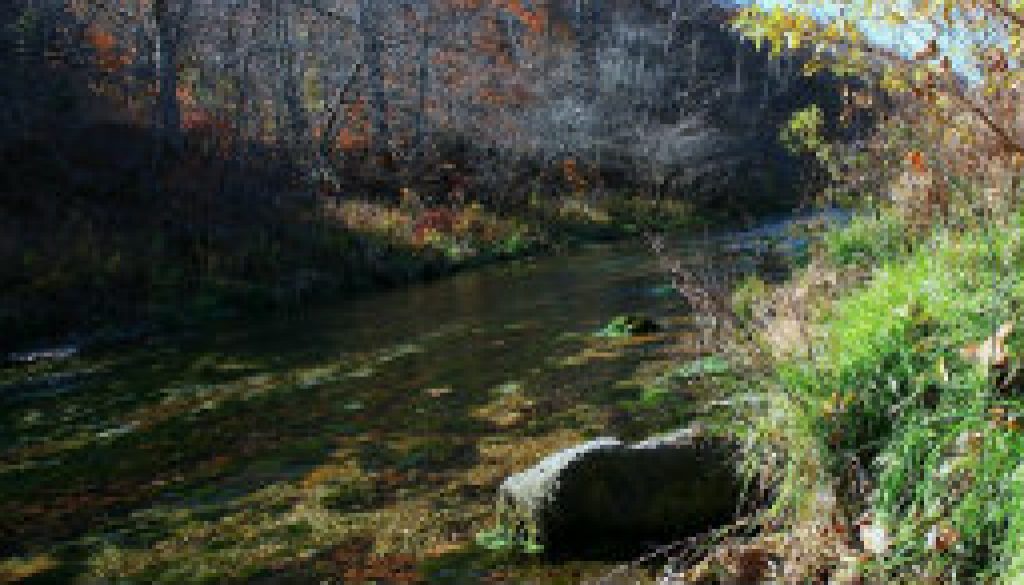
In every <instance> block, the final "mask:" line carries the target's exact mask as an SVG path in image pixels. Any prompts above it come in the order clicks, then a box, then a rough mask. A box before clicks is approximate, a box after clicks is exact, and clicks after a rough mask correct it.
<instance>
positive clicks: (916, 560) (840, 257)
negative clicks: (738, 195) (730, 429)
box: [695, 208, 1024, 584]
mask: <svg viewBox="0 0 1024 585" xmlns="http://www.w3.org/2000/svg"><path fill="white" fill-rule="evenodd" d="M912 219H913V218H908V217H907V216H905V215H902V214H900V213H898V212H897V210H895V209H892V208H887V209H884V210H879V209H876V210H873V211H866V212H862V213H861V214H860V215H857V216H855V217H854V219H853V220H852V221H851V222H850V223H849V224H847V225H845V226H842V227H838V226H837V227H832V228H830V229H828V230H827V231H825V232H823V233H821V234H819V237H818V238H817V244H816V246H815V249H814V251H813V253H812V254H811V259H810V260H809V262H808V263H807V264H806V265H805V266H803V267H801V268H798V269H797V271H796V272H795V274H794V275H793V277H792V278H791V279H790V280H789V281H788V282H787V283H784V284H782V285H779V286H776V287H771V286H767V285H764V284H763V283H758V282H756V281H752V282H748V283H747V285H746V286H744V287H742V288H741V289H740V290H741V291H743V292H741V293H739V294H738V295H737V297H736V298H737V300H738V301H740V303H739V305H740V306H741V307H742V308H743V309H744V312H745V317H746V321H745V323H744V325H745V327H744V328H743V330H744V331H745V332H746V333H747V334H748V335H749V337H748V342H747V343H746V344H745V345H744V347H743V348H742V349H741V350H737V352H736V353H735V354H734V357H735V358H736V359H737V361H742V360H741V359H740V357H739V356H741V355H742V356H743V357H745V358H746V365H747V368H748V369H747V372H746V375H747V376H748V378H747V380H746V383H745V384H743V385H742V386H741V387H742V388H743V392H744V393H745V394H744V396H749V395H748V394H746V393H747V392H749V391H750V386H751V384H753V385H754V387H755V388H757V391H756V392H755V394H756V395H757V397H758V399H757V400H754V401H750V400H747V401H741V400H736V399H737V398H739V396H737V395H733V396H731V398H733V400H732V404H734V405H735V411H736V412H735V414H737V415H738V416H739V417H740V420H742V421H744V423H745V424H743V425H739V428H740V429H741V430H740V431H739V432H740V433H741V434H743V435H745V437H744V438H745V439H746V444H748V445H749V446H750V448H749V451H748V452H747V457H746V463H747V467H748V469H749V470H750V472H751V476H752V477H755V478H757V481H758V482H759V484H760V485H761V487H762V488H763V489H762V491H761V492H760V500H759V501H758V502H756V504H757V506H758V509H759V512H758V513H757V514H756V517H757V520H758V522H757V525H759V526H761V529H762V534H761V536H758V537H754V538H753V539H750V540H748V541H745V542H746V544H740V543H739V542H737V543H730V544H729V545H724V546H723V548H722V550H727V551H732V552H731V553H728V554H727V553H719V554H718V556H717V557H715V556H714V555H712V557H711V558H713V559H717V561H716V562H717V564H718V566H719V569H720V570H726V572H728V570H727V568H728V567H727V565H728V563H726V562H725V561H724V559H727V558H729V554H732V558H735V556H736V555H735V553H736V551H738V550H743V549H742V546H747V547H754V550H758V551H759V552H761V553H763V554H764V555H765V556H766V557H769V556H770V557H774V558H776V559H778V560H779V561H780V564H779V567H780V568H779V570H778V571H776V573H775V577H776V578H778V579H779V580H780V581H784V582H813V583H825V582H829V583H851V584H852V583H953V582H970V583H1005V584H1015V583H1021V582H1024V581H1022V579H1024V556H1022V554H1021V547H1020V545H1021V543H1022V542H1024V541H1022V538H1024V536H1022V535H1024V532H1022V529H1024V523H1022V515H1021V510H1024V499H1022V498H1024V476H1022V474H1024V467H1022V457H1024V433H1022V432H1021V422H1022V421H1021V420H1020V417H1021V416H1022V415H1024V396H1022V389H1024V377H1022V370H1021V366H1022V356H1024V335H1022V334H1021V324H1020V319H1021V313H1020V311H1021V306H1022V304H1021V303H1022V301H1024V240H1022V235H1021V234H1022V233H1024V231H1022V230H1024V214H1022V213H1021V212H1019V211H1018V212H1014V213H1011V214H1003V215H1001V216H998V217H994V216H992V215H991V214H987V215H981V214H962V215H960V216H959V217H957V218H954V217H947V218H946V221H941V222H935V223H934V224H930V225H928V226H927V227H922V226H921V225H920V224H916V227H915V224H914V222H913V221H911V220H912ZM751 299H753V300H751ZM751 542H753V543H755V544H750V543H751ZM716 562H711V563H705V564H704V565H703V566H702V567H699V568H698V569H695V574H697V573H699V574H700V575H702V577H701V578H705V579H711V577H709V575H711V574H712V572H713V571H711V569H709V567H710V566H712V565H715V564H716ZM732 566H733V568H735V564H734V565H732ZM723 567H726V568H723ZM748 568H749V567H748ZM762 569H763V570H764V571H765V572H767V571H768V565H765V566H764V567H762ZM792 579H795V580H792ZM704 582H717V581H710V580H706V581H704Z"/></svg>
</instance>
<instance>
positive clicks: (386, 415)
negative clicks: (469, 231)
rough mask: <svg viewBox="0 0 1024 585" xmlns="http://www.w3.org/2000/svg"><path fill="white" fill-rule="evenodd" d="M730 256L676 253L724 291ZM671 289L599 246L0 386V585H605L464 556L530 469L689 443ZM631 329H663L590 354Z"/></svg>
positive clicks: (521, 558)
mask: <svg viewBox="0 0 1024 585" xmlns="http://www.w3.org/2000/svg"><path fill="white" fill-rule="evenodd" d="M769 231H772V230H769ZM775 231H778V230H775ZM769 235H770V234H769ZM752 237H753V236H752ZM757 237H763V234H760V233H758V234H757ZM744 241H745V240H743V238H742V237H740V236H736V237H732V238H726V239H718V240H714V241H710V242H709V241H696V240H691V241H682V242H676V243H675V244H673V246H671V250H672V251H673V253H674V254H678V255H679V256H680V257H682V258H684V259H685V258H691V259H694V258H697V257H698V255H697V254H696V252H697V250H698V249H700V250H701V251H702V254H701V255H700V259H701V262H705V263H706V264H705V265H704V266H703V267H702V269H704V270H719V269H722V268H723V267H726V266H730V267H731V265H730V264H729V263H730V262H735V258H736V255H735V254H730V255H729V256H728V259H726V256H724V255H723V251H724V250H725V249H726V248H728V247H732V248H736V247H737V246H736V244H737V243H740V244H742V243H743V242H744ZM740 247H742V246H740ZM716 258H717V260H716ZM709 260H710V261H709ZM667 285H668V277H667V276H666V274H665V273H664V272H663V271H662V269H661V268H660V267H659V265H658V263H657V260H656V258H655V257H654V256H653V254H652V253H651V252H650V251H649V249H648V248H646V247H645V246H642V245H640V244H639V243H623V244H615V245H604V246H597V247H592V248H588V249H586V250H583V251H580V252H578V253H575V254H571V255H565V256H558V257H551V258H542V259H537V260H524V261H518V262H512V263H507V264H503V265H499V266H492V267H489V268H485V269H481V270H476V271H472V272H466V273H462V274H459V275H456V276H454V277H452V278H449V279H445V280H440V281H436V282H433V283H428V284H423V285H417V286H412V287H409V288H404V289H400V290H394V291H389V292H384V293H380V294H376V295H373V296H368V297H364V298H361V299H357V300H354V301H351V300H350V301H346V302H344V303H340V304H338V305H337V306H328V307H321V308H318V309H316V310H313V311H308V312H305V313H303V314H301V315H291V316H289V317H287V318H282V317H279V316H277V317H275V316H269V315H268V316H267V317H266V318H263V319H250V320H248V321H246V322H236V323H233V324H229V325H224V324H221V325H220V326H218V327H217V328H216V329H214V330H210V331H196V332H193V333H191V334H189V335H186V336H182V337H179V338H175V339H173V340H156V339H154V340H150V341H140V342H139V343H137V344H135V345H133V346H131V347H121V348H117V349H111V350H108V351H104V352H99V353H91V354H85V355H82V356H75V357H71V358H69V359H63V360H52V361H49V362H40V363H36V364H28V365H19V366H8V367H6V368H4V369H0V559H6V560H2V561H0V562H2V563H3V564H2V565H0V577H2V576H3V575H4V573H3V571H7V573H9V574H23V575H27V576H33V575H34V578H35V579H36V580H37V581H36V582H54V583H60V582H68V583H73V582H83V583H112V582H116V583H200V582H202V583H370V582H376V583H417V582H434V583H466V584H471V583H494V582H509V583H544V584H553V583H576V582H579V581H580V580H582V579H585V578H588V577H593V576H596V575H599V574H601V572H602V571H606V570H607V568H608V567H609V563H608V561H607V560H600V559H580V560H579V562H569V563H558V564H557V565H556V564H550V563H547V562H545V561H543V560H542V559H539V558H537V557H530V556H528V555H523V554H518V553H511V552H493V551H486V550H483V549H481V548H480V547H479V546H477V545H476V544H474V540H473V535H474V534H475V533H476V532H478V531H480V530H482V529H485V528H488V527H489V526H490V523H491V522H492V521H493V505H494V493H495V490H496V488H497V486H498V484H499V483H500V482H501V480H502V479H503V478H505V477H506V476H508V475H510V474H512V473H515V472H518V471H521V470H523V469H525V468H527V467H529V466H531V465H533V464H534V463H536V462H537V461H538V460H539V459H541V458H542V457H543V456H544V455H546V454H548V453H550V452H552V451H555V450H558V449H561V448H565V447H569V446H571V445H573V444H575V443H576V442H579V441H581V440H585V439H588V438H593V437H596V436H604V435H614V436H618V437H621V438H627V439H635V438H640V437H642V436H645V435H646V434H649V433H652V432H655V431H659V430H666V429H669V428H674V427H677V426H679V425H680V424H683V423H685V421H686V419H687V417H688V416H689V415H690V413H692V412H693V411H694V408H695V401H696V400H697V398H696V395H695V393H694V389H692V388H687V387H686V386H685V385H678V384H672V385H666V384H665V383H664V380H663V379H662V378H661V376H662V374H664V372H666V371H667V370H668V369H669V368H671V367H678V365H679V364H680V363H681V361H684V360H687V359H692V358H693V357H695V356H696V355H697V348H696V330H695V328H694V325H693V324H692V323H691V318H690V317H691V316H690V315H689V314H688V311H687V308H686V306H685V303H684V302H683V301H682V300H681V299H680V297H679V296H678V295H677V294H675V293H674V292H673V291H672V290H671V289H670V287H668V286H667ZM624 313H641V314H644V315H648V316H650V317H652V318H654V319H655V320H656V321H658V322H659V323H660V324H662V325H663V327H664V329H663V331H662V332H660V333H658V334H656V335H651V336H646V337H635V338H626V339H610V338H601V337H597V336H595V335H593V334H594V332H595V331H597V330H598V329H600V328H601V327H602V325H604V324H605V323H606V322H608V320H610V319H611V318H613V317H614V316H616V315H619V314H624ZM27 582H31V580H30V581H27Z"/></svg>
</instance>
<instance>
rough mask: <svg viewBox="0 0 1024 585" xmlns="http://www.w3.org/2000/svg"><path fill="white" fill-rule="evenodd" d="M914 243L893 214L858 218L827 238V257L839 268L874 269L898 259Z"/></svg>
mask: <svg viewBox="0 0 1024 585" xmlns="http://www.w3.org/2000/svg"><path fill="white" fill-rule="evenodd" d="M910 244H911V241H910V239H909V236H908V235H907V231H906V229H905V226H904V225H903V223H902V222H901V221H900V219H899V218H898V217H897V216H896V215H895V214H893V213H889V212H882V213H880V214H878V215H874V216H870V215H856V216H854V217H853V218H852V219H851V220H850V223H849V224H848V225H847V226H846V227H844V228H840V229H836V230H832V231H829V232H827V233H826V234H825V237H824V249H825V255H826V258H827V259H828V260H829V262H831V263H832V264H834V265H836V266H851V265H856V266H870V265H874V264H879V263H882V262H886V261H888V260H892V259H895V258H897V257H899V256H900V255H901V254H903V253H905V252H906V250H907V248H908V246H909V245H910Z"/></svg>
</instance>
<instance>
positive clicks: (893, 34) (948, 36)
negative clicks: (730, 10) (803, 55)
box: [734, 0, 1006, 81]
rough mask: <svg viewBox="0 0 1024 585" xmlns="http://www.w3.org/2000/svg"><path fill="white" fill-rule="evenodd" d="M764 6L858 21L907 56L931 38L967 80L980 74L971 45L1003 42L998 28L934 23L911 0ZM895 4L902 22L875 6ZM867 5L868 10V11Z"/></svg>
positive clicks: (877, 40)
mask: <svg viewBox="0 0 1024 585" xmlns="http://www.w3.org/2000/svg"><path fill="white" fill-rule="evenodd" d="M757 3H758V4H759V5H760V6H761V7H763V8H766V9H769V10H770V9H773V8H775V7H779V8H782V9H784V10H789V11H799V12H803V13H805V14H809V15H811V16H813V17H814V18H815V20H818V21H819V22H829V21H835V20H839V19H842V18H845V19H847V20H850V21H852V22H854V23H856V24H857V25H858V27H859V28H860V29H861V30H862V31H863V32H864V35H865V36H866V37H867V38H868V40H869V41H870V42H871V43H873V44H876V45H878V46H880V47H885V48H887V49H890V50H892V51H894V52H896V53H898V54H900V55H902V56H904V57H910V56H912V55H913V54H914V53H917V52H918V51H920V50H921V49H923V48H924V47H925V45H926V44H927V43H928V41H929V40H931V39H935V40H936V42H937V43H938V45H939V47H940V49H941V52H942V54H944V55H948V56H949V57H950V60H951V61H952V65H953V68H954V69H955V70H956V71H957V72H958V73H960V74H961V75H963V76H965V77H966V78H967V79H968V80H970V81H977V80H978V79H979V78H980V72H979V70H978V66H977V65H978V64H977V60H976V58H975V56H974V55H973V50H974V48H975V47H977V46H979V45H981V46H993V45H1000V44H1005V40H1006V35H1005V34H1004V33H1001V32H1000V31H998V30H986V31H983V32H977V31H971V30H968V29H967V28H966V27H964V26H941V27H939V26H935V25H934V24H932V23H930V22H927V21H925V20H923V19H921V18H919V17H915V16H914V9H913V2H912V1H911V0H895V1H889V2H887V1H885V0H876V1H870V0H851V1H847V2H842V1H831V0H821V1H815V0H758V1H757ZM734 4H736V5H738V6H747V5H749V4H751V2H750V1H749V0H738V1H736V2H734ZM893 6H895V7H897V8H898V9H899V11H900V12H901V13H902V14H903V16H904V18H905V20H906V22H905V23H900V24H893V23H891V22H887V21H886V19H884V18H883V15H882V14H881V12H880V10H879V8H881V7H885V9H886V10H892V7H893ZM868 8H871V9H872V10H871V11H870V12H869V11H868Z"/></svg>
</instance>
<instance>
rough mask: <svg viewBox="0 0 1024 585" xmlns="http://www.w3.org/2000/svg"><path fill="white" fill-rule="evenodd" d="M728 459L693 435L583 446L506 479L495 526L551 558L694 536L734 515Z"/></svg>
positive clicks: (719, 445) (717, 444) (724, 450)
mask: <svg viewBox="0 0 1024 585" xmlns="http://www.w3.org/2000/svg"><path fill="white" fill-rule="evenodd" d="M731 452H732V450H731V449H730V448H729V446H728V445H727V444H725V442H724V441H722V440H718V439H713V438H710V437H707V436H705V435H704V433H702V432H701V431H700V429H698V428H685V429H681V430H679V431H676V432H673V433H669V434H667V435H662V436H656V437H652V438H650V439H647V440H645V441H641V442H639V443H634V444H624V443H622V442H621V441H619V440H618V439H614V438H608V437H605V438H600V439H595V440H592V441H588V442H586V443H582V444H580V445H577V446H575V447H572V448H570V449H566V450H563V451H559V452H557V453H554V454H552V455H550V456H548V457H546V458H545V459H544V460H542V461H541V462H540V463H538V464H537V465H536V466H534V467H533V468H531V469H528V470H526V471H523V472H522V473H518V474H516V475H513V476H511V477H509V478H508V479H506V480H505V481H504V483H502V485H501V487H500V488H499V490H498V522H499V527H503V528H504V530H505V531H506V532H507V534H508V535H509V539H510V540H514V541H516V542H520V543H527V544H529V546H532V547H534V548H540V547H543V549H544V550H546V551H548V552H555V553H559V552H573V551H581V550H587V549H591V548H595V547H597V548H606V547H607V546H609V545H611V546H612V547H614V546H615V545H616V543H633V544H634V545H635V544H638V543H645V542H665V541H669V540H673V539H676V538H680V537H684V536H688V535H691V534H695V533H697V532H701V531H703V530H706V529H708V528H710V527H712V526H716V525H718V524H721V523H723V522H726V521H728V520H729V519H730V518H731V517H732V515H733V513H734V511H735V508H736V504H737V502H738V500H739V491H740V485H739V481H738V479H737V477H736V474H735V469H734V466H733V458H732V456H731Z"/></svg>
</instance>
